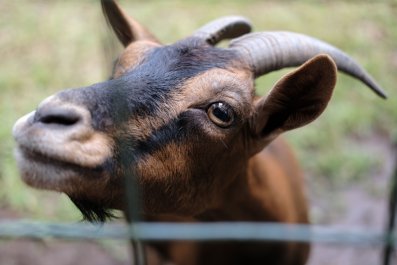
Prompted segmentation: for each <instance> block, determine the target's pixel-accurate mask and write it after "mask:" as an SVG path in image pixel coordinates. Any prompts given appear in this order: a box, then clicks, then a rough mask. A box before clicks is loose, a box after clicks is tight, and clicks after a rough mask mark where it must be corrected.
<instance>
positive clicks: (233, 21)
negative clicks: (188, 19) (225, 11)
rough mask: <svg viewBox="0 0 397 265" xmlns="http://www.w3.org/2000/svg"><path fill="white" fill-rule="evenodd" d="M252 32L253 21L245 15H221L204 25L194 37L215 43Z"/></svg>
mask: <svg viewBox="0 0 397 265" xmlns="http://www.w3.org/2000/svg"><path fill="white" fill-rule="evenodd" d="M249 32H251V23H250V22H249V21H248V20H247V19H246V18H244V17H240V16H227V17H221V18H219V19H216V20H214V21H211V22H209V23H208V24H206V25H204V26H202V27H201V28H199V29H198V30H196V32H195V33H193V37H197V38H200V39H203V40H205V41H206V42H207V43H208V44H211V45H215V44H217V43H218V42H220V41H221V40H224V39H233V38H237V37H240V36H241V35H244V34H247V33H249Z"/></svg>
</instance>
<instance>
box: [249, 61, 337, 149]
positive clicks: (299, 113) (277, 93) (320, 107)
mask: <svg viewBox="0 0 397 265" xmlns="http://www.w3.org/2000/svg"><path fill="white" fill-rule="evenodd" d="M336 71H337V70H336V66H335V63H334V61H333V60H332V59H331V57H329V56H328V55H318V56H316V57H314V58H312V59H311V60H309V61H307V62H306V63H305V64H303V65H302V66H301V67H300V68H298V69H297V70H296V71H294V72H292V73H289V74H287V75H286V76H284V77H283V78H282V79H281V80H280V81H278V82H277V84H276V85H275V87H274V88H273V89H272V90H271V91H270V93H269V95H268V96H267V97H263V98H261V99H260V100H259V101H258V102H257V104H256V106H255V114H254V116H253V117H252V120H251V123H250V128H251V132H252V133H253V134H254V136H255V137H259V138H261V139H263V138H266V139H267V140H269V141H270V140H272V139H274V138H275V137H276V136H278V135H279V134H280V133H282V132H284V131H287V130H292V129H295V128H298V127H301V126H303V125H306V124H307V123H309V122H311V121H313V120H314V119H316V118H317V117H318V116H319V115H320V114H321V113H322V112H323V111H324V109H325V107H326V106H327V104H328V102H329V100H330V98H331V96H332V91H333V89H334V86H335V83H336Z"/></svg>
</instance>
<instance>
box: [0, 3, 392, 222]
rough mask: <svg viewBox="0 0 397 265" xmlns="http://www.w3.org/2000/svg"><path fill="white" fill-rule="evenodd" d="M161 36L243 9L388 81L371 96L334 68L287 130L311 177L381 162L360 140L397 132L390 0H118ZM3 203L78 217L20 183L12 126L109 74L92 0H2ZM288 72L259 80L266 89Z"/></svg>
mask: <svg viewBox="0 0 397 265" xmlns="http://www.w3.org/2000/svg"><path fill="white" fill-rule="evenodd" d="M121 4H122V5H123V6H124V7H125V8H126V9H127V10H128V12H129V13H130V14H131V15H133V16H134V17H135V18H136V19H138V20H139V21H141V22H142V24H144V25H145V26H147V27H148V28H149V29H150V30H152V31H153V32H154V33H155V34H156V35H157V36H158V37H159V39H161V40H163V41H164V43H172V42H174V41H175V40H178V39H180V38H183V37H185V36H188V35H189V34H191V33H192V32H193V31H194V30H195V29H197V28H198V27H199V26H201V25H203V24H204V23H206V22H208V21H210V20H211V19H214V18H217V17H219V16H222V15H230V14H240V15H243V16H246V17H248V18H249V19H251V20H252V22H253V25H254V27H255V28H254V29H255V30H290V31H297V32H301V33H305V34H308V35H312V36H316V37H318V38H320V39H323V40H325V41H328V42H330V43H332V44H334V45H336V46H338V47H340V48H341V49H343V50H345V51H346V52H347V53H349V54H350V55H352V56H353V57H354V58H356V59H357V60H358V61H359V62H360V63H361V64H362V65H364V66H365V68H366V69H367V70H368V71H369V72H371V74H372V75H373V76H374V77H375V78H376V79H377V80H378V81H379V83H380V84H381V85H382V86H383V87H384V88H385V89H386V90H387V92H388V94H389V97H390V98H389V100H387V101H383V100H381V99H379V98H377V97H376V96H375V95H374V94H373V93H372V92H370V91H369V89H367V88H366V87H365V86H364V85H363V84H361V83H359V82H357V81H355V80H353V79H352V78H350V77H347V76H344V75H342V74H341V75H339V81H338V84H337V88H336V91H335V94H334V97H333V99H332V101H331V103H330V106H329V107H328V109H327V110H326V112H325V113H324V114H323V115H322V116H321V118H320V119H318V120H317V121H316V122H314V123H313V124H311V125H309V126H307V127H305V128H302V129H299V130H297V131H294V132H291V133H288V134H287V137H288V138H289V139H290V141H291V142H292V143H293V144H294V145H295V146H296V149H297V150H298V154H299V157H300V160H301V161H302V164H303V166H304V168H305V169H306V171H307V172H308V174H309V175H310V177H314V176H315V177H316V178H324V179H327V180H330V181H332V182H334V183H341V184H343V185H344V184H346V183H355V182H357V181H360V180H361V179H365V178H368V176H370V175H371V174H375V173H376V172H378V171H379V168H380V167H382V165H383V161H382V160H381V159H380V158H379V157H376V156H375V155H372V154H371V152H370V150H367V149H365V145H364V146H363V145H362V143H363V142H365V141H371V139H372V137H375V136H378V135H379V134H381V135H382V137H387V138H389V139H397V126H396V125H397V121H396V117H397V88H396V85H395V84H397V75H396V73H397V71H396V70H397V50H396V47H397V27H396V25H397V19H396V16H395V14H397V4H396V1H393V2H392V1H349V2H342V1H309V0H307V1H299V2H298V1H253V0H251V1H232V0H228V1H216V2H215V1H210V0H206V1H200V2H196V1H182V0H181V1H161V2H160V1H122V2H121ZM0 13H1V14H2V15H1V16H0V55H1V63H0V90H1V94H0V95H1V96H0V207H1V206H4V207H11V208H15V209H18V210H19V211H21V212H25V215H26V216H31V217H40V218H45V219H54V220H55V219H61V220H65V219H72V220H76V219H78V216H79V215H78V213H77V212H76V211H75V210H74V208H73V206H72V205H71V203H70V202H69V201H68V199H67V198H66V196H59V195H54V194H52V193H50V192H43V191H34V190H33V189H31V188H28V187H27V186H26V185H25V184H23V183H22V182H21V180H20V178H19V176H18V172H17V170H16V165H15V162H14V160H13V154H12V153H13V151H12V150H13V147H14V142H13V139H12V136H11V128H12V125H13V123H14V122H15V121H16V119H17V118H18V117H20V116H22V115H23V114H25V113H27V112H30V111H31V110H33V109H34V108H35V107H36V106H37V104H38V103H39V102H40V101H41V100H42V99H44V98H45V97H47V96H49V95H51V94H53V93H55V92H56V91H58V90H61V89H63V88H68V87H78V86H84V85H89V84H92V83H95V82H99V81H101V80H104V79H105V78H106V77H107V76H108V73H109V72H108V71H109V67H108V64H109V63H110V59H109V52H108V50H109V41H108V40H107V39H108V38H110V36H111V35H110V34H109V31H108V30H107V28H106V24H105V23H104V20H103V19H102V16H101V13H100V7H99V4H98V3H97V2H96V1H44V0H42V1H39V0H36V1H28V0H20V1H3V2H2V3H1V4H0ZM286 72H287V71H285V70H284V71H280V72H276V73H272V74H270V75H267V76H265V77H262V78H260V79H259V80H258V82H257V84H258V91H259V92H260V93H262V94H263V93H266V91H267V90H268V89H270V88H271V87H272V85H273V84H274V83H275V82H276V81H277V80H278V79H279V78H280V77H281V75H282V74H283V73H286Z"/></svg>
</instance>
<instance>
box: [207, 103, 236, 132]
mask: <svg viewBox="0 0 397 265" xmlns="http://www.w3.org/2000/svg"><path fill="white" fill-rule="evenodd" d="M207 114H208V117H209V118H210V120H211V121H212V122H213V123H215V124H216V125H218V126H219V127H222V128H226V127H229V126H230V125H232V123H233V121H234V111H233V109H232V108H231V107H230V106H229V105H227V104H226V103H223V102H216V103H213V104H211V105H210V106H209V108H208V110H207Z"/></svg>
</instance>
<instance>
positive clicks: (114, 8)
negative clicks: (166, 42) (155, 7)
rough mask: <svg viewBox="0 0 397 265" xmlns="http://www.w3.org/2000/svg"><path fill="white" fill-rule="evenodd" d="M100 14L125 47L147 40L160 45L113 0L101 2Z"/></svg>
mask: <svg viewBox="0 0 397 265" xmlns="http://www.w3.org/2000/svg"><path fill="white" fill-rule="evenodd" d="M101 5H102V12H103V14H104V16H105V18H106V21H107V22H108V24H109V25H110V26H111V27H112V28H113V31H114V32H115V34H116V36H117V37H118V39H119V40H120V41H121V43H122V44H123V45H124V46H125V47H126V46H127V45H128V44H130V43H131V42H133V41H136V40H149V41H152V42H155V43H160V42H159V41H158V40H157V38H156V37H155V36H153V34H152V33H150V32H149V31H148V30H147V29H146V28H144V27H143V26H142V25H141V24H139V23H138V22H137V21H136V20H135V19H133V18H132V17H130V16H128V15H127V14H126V13H125V12H124V10H123V9H122V8H121V7H120V6H119V5H118V4H117V3H116V2H115V1H113V0H102V1H101Z"/></svg>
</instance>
